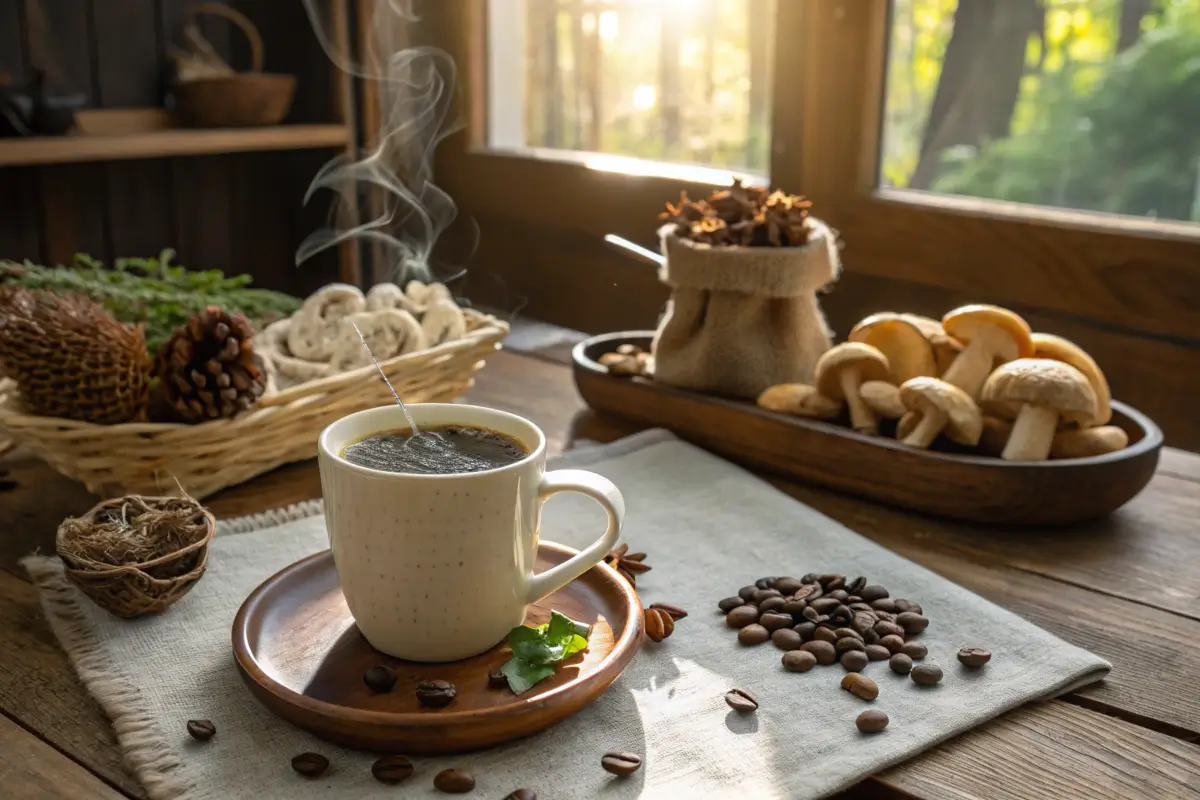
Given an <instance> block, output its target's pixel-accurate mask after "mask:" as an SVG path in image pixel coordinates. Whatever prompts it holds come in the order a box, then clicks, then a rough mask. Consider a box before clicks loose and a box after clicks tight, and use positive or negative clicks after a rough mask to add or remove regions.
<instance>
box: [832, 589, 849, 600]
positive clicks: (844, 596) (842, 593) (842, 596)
mask: <svg viewBox="0 0 1200 800" xmlns="http://www.w3.org/2000/svg"><path fill="white" fill-rule="evenodd" d="M829 596H830V597H835V598H837V601H838V602H839V603H849V602H850V593H849V592H847V591H846V590H845V589H834V590H833V591H832V592H830V593H829Z"/></svg>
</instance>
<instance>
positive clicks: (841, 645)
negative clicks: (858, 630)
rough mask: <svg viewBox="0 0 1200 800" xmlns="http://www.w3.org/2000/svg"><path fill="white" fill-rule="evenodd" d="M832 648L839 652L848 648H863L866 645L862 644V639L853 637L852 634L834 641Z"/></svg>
mask: <svg viewBox="0 0 1200 800" xmlns="http://www.w3.org/2000/svg"><path fill="white" fill-rule="evenodd" d="M833 649H834V650H836V651H837V652H838V653H839V654H840V653H845V652H848V651H850V650H865V649H866V645H864V644H863V642H862V639H855V638H854V637H853V636H847V637H845V638H843V639H838V640H837V641H836V642H834V644H833Z"/></svg>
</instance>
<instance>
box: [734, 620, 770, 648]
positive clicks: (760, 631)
mask: <svg viewBox="0 0 1200 800" xmlns="http://www.w3.org/2000/svg"><path fill="white" fill-rule="evenodd" d="M770 638H771V632H770V631H769V630H767V629H766V628H764V627H763V626H762V625H759V624H758V623H757V622H756V623H754V624H753V625H747V626H746V627H744V628H742V629H741V630H740V631H738V641H739V642H741V643H742V644H744V645H756V644H762V643H763V642H765V641H766V640H767V639H770Z"/></svg>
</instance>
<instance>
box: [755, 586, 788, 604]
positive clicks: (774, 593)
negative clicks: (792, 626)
mask: <svg viewBox="0 0 1200 800" xmlns="http://www.w3.org/2000/svg"><path fill="white" fill-rule="evenodd" d="M768 597H783V592H781V591H779V590H778V589H759V590H757V591H756V592H755V593H754V597H752V598H750V600H751V601H752V602H754V603H761V602H762V601H763V600H766V599H767V598H768Z"/></svg>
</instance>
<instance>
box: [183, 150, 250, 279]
mask: <svg viewBox="0 0 1200 800" xmlns="http://www.w3.org/2000/svg"><path fill="white" fill-rule="evenodd" d="M233 160H234V159H233V157H232V156H198V157H195V158H176V159H172V160H171V162H170V169H171V190H172V192H173V196H174V209H175V243H174V244H175V249H176V250H177V251H178V253H179V263H180V264H183V265H184V266H186V267H190V268H192V269H220V270H224V271H226V272H230V271H231V269H230V265H231V264H232V263H233V258H232V250H231V242H232V230H231V218H230V211H229V197H230V192H231V191H232V186H231V183H230V181H231V177H230V176H231V175H232V164H231V162H232V161H233ZM250 271H251V272H253V270H250Z"/></svg>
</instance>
